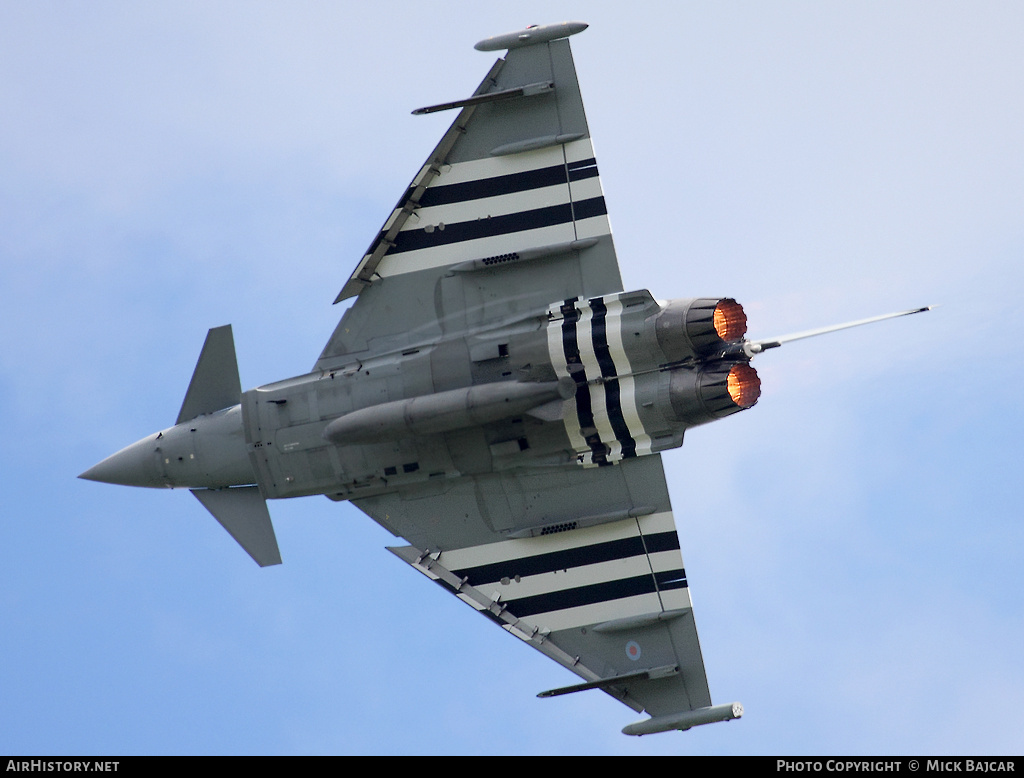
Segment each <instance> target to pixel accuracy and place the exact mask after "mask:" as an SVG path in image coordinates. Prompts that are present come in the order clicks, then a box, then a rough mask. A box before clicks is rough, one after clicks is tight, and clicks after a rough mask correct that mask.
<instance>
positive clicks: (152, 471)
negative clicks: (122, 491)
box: [78, 435, 166, 487]
mask: <svg viewBox="0 0 1024 778" xmlns="http://www.w3.org/2000/svg"><path fill="white" fill-rule="evenodd" d="M155 452H156V445H155V444H154V442H153V436H152V435H150V436H149V437H147V438H143V439H142V440H140V441H138V442H136V443H132V445H130V446H128V447H127V448H123V449H121V450H120V451H118V452H117V453H116V454H113V455H111V456H109V457H107V458H106V459H104V460H103V461H102V462H100V463H99V464H96V465H93V466H92V467H90V468H89V469H88V470H86V471H85V472H84V473H82V474H81V475H80V476H78V477H79V478H84V479H86V480H87V481H101V482H103V483H106V484H121V485H122V486H152V487H162V486H165V485H166V483H165V481H164V480H163V479H162V478H161V476H160V473H159V471H158V468H157V461H156V454H155Z"/></svg>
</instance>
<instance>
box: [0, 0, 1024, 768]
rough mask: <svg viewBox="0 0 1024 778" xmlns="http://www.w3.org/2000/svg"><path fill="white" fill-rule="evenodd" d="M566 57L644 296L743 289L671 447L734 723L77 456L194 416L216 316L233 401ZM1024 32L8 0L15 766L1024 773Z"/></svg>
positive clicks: (4, 522) (990, 10) (649, 16)
mask: <svg viewBox="0 0 1024 778" xmlns="http://www.w3.org/2000/svg"><path fill="white" fill-rule="evenodd" d="M563 19H581V20H583V21H587V22H589V23H590V25H591V27H590V29H589V30H587V31H586V32H584V33H583V34H581V35H579V36H577V37H575V38H574V39H573V50H574V54H575V58H576V63H577V69H578V73H579V77H580V82H581V87H582V90H583V95H584V100H585V103H586V106H587V115H588V119H589V122H590V127H591V132H592V134H593V137H594V143H595V146H596V149H597V159H598V162H599V165H600V168H601V173H602V179H603V183H604V187H605V194H606V200H607V203H608V208H609V215H610V217H611V220H612V226H613V229H614V233H615V239H616V246H617V249H618V253H619V259H620V263H621V266H622V273H623V279H624V282H625V286H626V288H627V289H633V288H649V289H650V290H651V291H652V292H653V293H654V295H655V296H656V297H658V298H662V299H665V298H671V297H689V296H698V295H730V296H733V297H735V298H737V299H738V300H739V301H740V302H741V303H743V305H744V306H745V308H746V310H747V313H748V318H749V320H750V324H751V334H752V336H754V337H768V336H773V335H779V334H783V333H786V332H791V331H796V330H803V329H807V328H811V327H816V326H822V325H825V324H830V323H834V322H841V321H846V320H849V319H857V318H861V317H864V316H869V315H873V314H876V313H883V312H886V311H890V310H899V309H903V308H910V307H914V306H918V305H924V304H940V305H941V307H940V308H938V309H937V310H935V311H934V312H932V313H929V314H926V315H923V316H917V317H912V318H910V319H905V320H900V321H896V322H887V323H882V324H877V325H872V326H871V327H867V328H863V329H858V330H852V331H850V332H844V333H838V334H835V335H831V336H828V337H826V338H821V339H815V340H810V341H804V342H800V343H794V344H791V345H788V346H786V347H784V348H782V349H779V350H777V351H773V352H770V353H767V354H764V355H762V356H761V357H758V359H757V360H756V361H755V366H756V367H757V369H758V372H759V373H760V375H761V378H762V388H763V391H762V396H761V400H760V402H759V403H758V405H757V407H756V408H754V409H753V410H751V411H750V412H748V413H743V414H739V415H737V416H734V417H731V418H729V419H726V420H724V421H721V422H718V423H715V424H712V425H709V426H707V427H702V428H700V429H697V430H694V431H692V432H691V433H690V434H689V435H688V436H687V441H686V445H685V446H684V447H683V448H682V449H680V450H679V451H675V452H672V453H669V454H668V455H667V456H666V457H665V462H666V470H667V475H668V479H669V484H670V491H671V493H672V497H673V503H674V506H675V512H676V517H677V521H678V524H679V531H680V537H681V540H682V547H683V556H684V560H685V562H686V568H687V573H688V577H689V580H690V585H691V591H692V594H693V597H694V601H695V615H696V619H697V625H698V629H699V630H700V636H701V642H702V646H703V651H704V656H705V663H706V665H707V670H708V678H709V683H710V686H711V692H712V696H713V698H714V700H715V702H731V701H733V700H739V701H741V702H743V704H744V706H745V708H746V711H747V712H746V715H745V716H744V718H743V719H742V720H740V721H738V722H732V723H729V724H716V725H713V726H708V727H700V728H697V729H695V730H692V731H690V732H688V733H673V734H665V735H658V736H654V737H645V738H641V739H634V738H627V737H625V736H623V735H621V734H619V729H621V727H622V726H624V725H625V724H627V723H629V722H631V721H633V720H635V718H636V715H635V714H634V713H633V712H632V711H630V710H629V709H627V708H625V707H623V706H621V705H619V704H618V703H616V702H614V701H613V700H611V698H608V697H606V696H605V695H602V694H600V693H599V692H588V693H583V694H578V695H571V696H569V697H563V698H558V699H552V700H538V699H536V697H535V696H534V695H535V694H536V693H537V692H538V691H541V690H543V689H548V688H552V687H555V686H561V685H564V684H566V683H570V682H572V679H573V676H570V675H569V674H568V673H566V672H565V671H564V670H562V669H561V668H560V667H558V666H557V665H555V664H554V663H552V662H550V661H549V660H547V659H545V658H544V657H543V656H541V655H539V654H537V653H535V652H533V651H532V650H531V649H529V648H528V647H526V646H524V645H522V644H520V643H519V642H518V641H516V640H514V639H513V638H511V637H510V636H508V635H506V634H505V633H503V632H502V631H501V630H499V629H497V628H496V627H494V626H493V625H492V624H490V623H489V622H487V621H486V620H484V619H481V618H480V617H479V616H477V615H476V614H475V613H473V612H472V611H471V610H470V609H469V608H468V607H466V606H465V605H463V604H461V603H460V602H458V601H457V600H455V599H454V598H451V597H450V596H449V595H447V594H445V593H444V592H442V591H441V590H440V589H439V588H438V587H436V586H432V585H430V584H429V582H428V581H427V580H426V579H425V578H423V577H422V576H420V575H419V574H418V573H415V572H414V571H412V570H410V569H408V568H407V567H406V566H405V565H404V564H403V563H401V562H400V561H399V560H397V559H396V558H394V557H392V555H391V554H389V553H388V552H386V551H385V550H384V546H385V545H388V544H394V543H395V540H394V539H393V538H391V536H390V535H389V534H388V533H386V532H385V531H384V530H383V529H381V528H379V527H377V526H376V525H375V524H374V523H373V522H372V521H370V520H369V519H368V518H366V517H365V516H363V515H362V514H361V513H360V512H359V511H357V510H356V509H354V508H353V507H352V506H348V505H344V504H335V503H331V502H329V501H328V500H326V499H322V498H307V499H303V500H292V501H280V502H273V503H271V506H270V507H271V513H272V515H273V516H274V519H275V526H276V528H277V533H278V537H279V540H280V544H281V549H282V554H283V557H284V560H285V563H284V565H282V566H280V567H277V568H273V569H267V570H260V569H259V568H257V567H256V565H254V564H253V563H252V561H251V560H250V559H249V558H248V557H247V556H246V555H245V554H244V553H243V552H242V551H241V550H240V549H239V548H238V547H237V546H236V545H235V544H234V543H233V542H232V541H231V540H230V538H229V537H228V536H227V535H226V533H224V532H223V530H222V529H220V527H219V526H218V525H217V524H216V523H215V522H214V521H213V520H212V519H210V518H209V516H208V515H207V514H206V513H205V511H204V510H203V508H202V507H201V506H200V505H199V503H198V502H197V501H196V500H194V499H193V498H192V497H191V496H190V495H189V494H187V492H184V491H176V492H162V491H151V490H141V489H131V488H116V487H113V486H107V485H103V484H96V483H90V482H84V481H79V480H77V479H76V478H75V476H76V475H77V474H78V473H80V472H82V471H83V470H85V469H86V468H88V467H89V466H91V465H92V464H94V463H95V462H97V461H99V460H100V459H102V458H103V457H105V456H107V455H108V454H110V453H112V452H114V451H115V450H117V449H119V448H121V447H122V446H124V445H126V444H128V443H131V442H133V441H135V440H137V439H138V438H140V437H142V436H144V435H146V434H148V433H150V432H152V431H154V430H157V429H160V428H163V427H165V426H168V425H169V424H171V423H172V422H173V420H174V417H175V416H176V414H177V411H178V408H179V407H180V404H181V399H182V397H183V396H184V392H185V389H186V387H187V385H188V381H189V378H190V376H191V372H192V368H193V366H194V364H195V359H196V357H197V356H198V353H199V350H200V347H201V345H202V342H203V338H204V337H205V334H206V331H207V329H208V328H209V327H213V326H218V325H221V324H226V323H229V322H230V323H232V324H233V325H234V333H235V340H236V346H237V350H238V357H239V364H240V371H241V377H242V383H243V384H244V386H245V387H246V388H249V387H252V386H256V385H259V384H262V383H267V382H270V381H274V380H277V379H280V378H284V377H288V376H291V375H295V374H298V373H302V372H305V371H306V370H308V369H309V367H310V366H311V365H312V363H313V361H314V360H315V359H316V356H317V355H318V354H319V352H320V349H321V348H322V346H323V344H324V342H325V341H326V339H327V337H328V336H329V334H330V332H331V330H332V329H333V326H334V324H335V323H336V321H337V319H338V317H339V316H340V314H341V311H340V310H339V308H338V307H337V306H331V304H330V303H331V301H332V300H333V299H334V296H335V294H336V293H337V291H338V289H340V287H341V285H342V284H343V283H344V281H345V279H346V278H347V277H348V274H349V273H350V271H351V269H352V267H354V265H355V263H356V262H357V261H358V259H359V258H360V257H361V255H362V251H363V250H364V249H365V247H366V245H367V244H368V243H369V241H370V239H371V238H372V237H373V235H374V234H375V232H376V230H377V229H378V228H379V226H380V224H381V223H382V222H383V220H384V218H385V217H386V216H387V214H388V213H389V211H390V208H391V206H392V205H393V203H394V201H395V199H396V198H397V197H398V195H399V194H400V193H401V191H402V190H403V189H404V187H405V185H406V184H407V183H408V181H409V179H410V178H411V177H412V175H413V173H414V172H415V170H416V169H417V168H418V166H419V165H420V164H421V162H422V160H423V159H424V158H425V156H426V154H427V153H428V152H429V151H430V150H431V149H432V147H433V145H434V143H435V142H436V140H437V138H438V137H439V136H440V134H441V133H442V132H443V131H444V129H445V128H446V126H447V122H448V121H450V116H448V115H444V114H441V115H434V116H426V117H414V116H411V115H410V114H409V111H410V110H411V109H412V108H415V107H417V106H420V105H427V104H431V103H436V102H441V101H444V100H449V99H454V98H458V97H461V96H464V95H468V94H469V93H470V92H471V91H472V89H473V88H474V87H475V86H476V84H477V83H478V81H479V79H480V78H481V77H482V75H483V73H484V72H485V71H486V69H487V67H488V66H489V65H490V63H491V62H492V61H493V55H492V54H481V53H479V52H476V51H474V50H473V48H472V45H473V43H475V42H476V41H477V40H479V39H481V38H483V37H486V36H489V35H493V34H497V33H502V32H507V31H511V30H515V29H519V28H521V27H523V26H525V25H526V24H530V23H547V22H552V21H561V20H563ZM1022 24H1024V12H1022V11H1021V9H1020V7H1019V6H1018V5H1017V4H1014V3H1009V2H1006V3H995V2H983V3H977V4H970V5H969V6H968V5H965V4H958V3H944V2H920V3H915V2H904V3H887V4H822V3H810V2H808V3H774V4H771V5H768V4H753V3H716V4H713V5H710V4H694V3H671V4H669V3H665V4H654V3H651V4H639V5H636V6H635V7H631V8H627V7H625V6H623V5H622V4H621V3H587V4H572V3H563V2H550V1H549V2H544V3H536V2H523V3H517V4H516V5H515V7H514V10H505V9H504V8H499V7H497V6H494V7H491V6H486V5H483V4H478V3H463V2H454V3H453V2H446V3H432V2H420V3H416V4H411V3H378V4H373V5H372V7H371V5H369V4H356V3H289V4H287V5H284V4H272V3H261V2H247V3H229V2H223V3H212V4H211V3H162V4H143V5H139V4H131V3H110V2H89V3H86V2H77V3H76V2H61V3H56V2H53V3H50V2H38V3H31V4H28V3H17V2H13V1H12V0H0V104H2V105H3V106H4V111H3V113H4V120H3V121H2V122H0V171H2V175H0V302H2V306H3V314H2V316H0V335H2V343H3V346H2V347H0V424H2V428H3V430H4V433H3V442H4V445H3V447H2V453H0V457H2V459H0V485H2V489H3V495H4V497H3V500H2V503H0V504H2V505H3V510H2V516H0V544H2V546H3V548H4V549H5V550H6V552H7V554H6V560H7V561H6V564H4V565H3V566H2V571H0V657H2V661H0V752H23V753H38V754H72V753H82V754H92V753H96V754H109V753H120V754H133V753H142V754H150V753H158V754H163V753H170V754H177V753H186V754H194V753H195V754H198V753H202V754H205V753H228V754H234V753H273V754H282V753H283V754H290V753H403V754H404V753H431V754H436V753H456V754H458V753H483V754H492V753H508V754H530V753H554V754H561V753H581V754H595V753H607V754H691V753H694V754H696V753H701V754H705V753H710V754H746V753H755V754H757V753H785V754H814V753H847V754H859V753H917V754H940V753H941V754H945V753H950V754H979V753H1017V754H1019V753H1021V751H1022V750H1024V734H1022V733H1024V714H1022V713H1021V712H1020V706H1019V705H1015V704H1014V702H1015V701H1016V700H1017V699H1019V698H1020V697H1021V696H1022V694H1024V662H1022V661H1021V651H1020V647H1021V646H1022V645H1024V586H1022V584H1024V580H1022V579H1024V575H1022V573H1021V570H1022V563H1024V550H1022V549H1024V529H1022V523H1021V515H1022V510H1021V508H1020V504H1019V500H1018V497H1017V490H1018V484H1019V481H1020V475H1019V474H1020V470H1021V443H1020V441H1021V438H1022V433H1024V422H1022V417H1021V413H1020V410H1019V405H1020V403H1019V398H1018V395H1017V393H1018V392H1019V391H1020V386H1021V385H1022V379H1024V370H1022V367H1021V360H1020V357H1019V355H1018V354H1017V349H1016V341H1017V340H1018V339H1019V337H1020V332H1021V330H1022V326H1021V325H1022V323H1024V322H1022V313H1021V306H1020V304H1019V300H1020V298H1021V294H1022V291H1024V289H1022V287H1024V284H1022V269H1021V267H1022V264H1021V256H1022V250H1024V144H1022V143H1021V142H1020V141H1021V138H1022V137H1024V101H1022V100H1021V95H1022V94H1024V50H1022V48H1021V47H1020V30H1021V29H1022Z"/></svg>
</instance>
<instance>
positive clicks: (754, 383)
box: [715, 311, 761, 408]
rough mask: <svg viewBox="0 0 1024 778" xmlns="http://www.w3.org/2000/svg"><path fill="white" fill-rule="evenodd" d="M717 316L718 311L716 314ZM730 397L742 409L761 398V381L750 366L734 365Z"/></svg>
mask: <svg viewBox="0 0 1024 778" xmlns="http://www.w3.org/2000/svg"><path fill="white" fill-rule="evenodd" d="M715 313H716V315H717V313H718V312H717V311H716V312H715ZM726 385H727V386H728V389H729V396H730V397H731V398H732V401H733V402H734V403H736V404H737V405H738V406H739V407H740V408H749V407H750V406H751V405H753V404H754V403H756V402H757V398H758V397H760V396H761V379H760V378H758V377H757V371H756V370H754V368H752V367H751V366H750V365H745V364H742V363H741V364H738V365H733V366H732V370H730V371H729V378H728V379H727V380H726Z"/></svg>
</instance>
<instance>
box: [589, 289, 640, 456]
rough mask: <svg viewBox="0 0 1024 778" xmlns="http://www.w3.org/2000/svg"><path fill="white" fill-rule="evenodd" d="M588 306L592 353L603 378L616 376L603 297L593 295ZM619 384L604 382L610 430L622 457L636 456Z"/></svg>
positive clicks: (634, 442) (634, 443) (606, 310)
mask: <svg viewBox="0 0 1024 778" xmlns="http://www.w3.org/2000/svg"><path fill="white" fill-rule="evenodd" d="M590 307H591V309H592V310H593V311H594V319H593V322H594V323H593V325H592V327H591V330H590V332H591V337H592V338H593V340H594V353H595V354H596V355H597V364H598V366H600V368H601V376H602V377H603V378H613V379H614V378H617V377H618V374H617V373H616V372H615V362H614V361H613V360H612V355H611V351H610V349H609V348H608V318H607V317H608V307H607V306H606V305H605V304H604V298H603V297H595V298H593V299H592V300H591V301H590ZM620 392H621V386H620V385H619V382H618V381H617V380H613V381H605V382H604V399H605V407H606V409H607V411H608V421H610V422H611V425H612V431H613V432H614V433H615V438H616V440H618V441H619V444H620V445H621V446H622V456H623V458H624V459H625V458H629V457H635V456H636V441H635V440H634V439H633V436H632V435H630V434H629V426H628V425H627V424H626V419H625V417H624V416H623V415H622V397H621V395H620Z"/></svg>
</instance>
